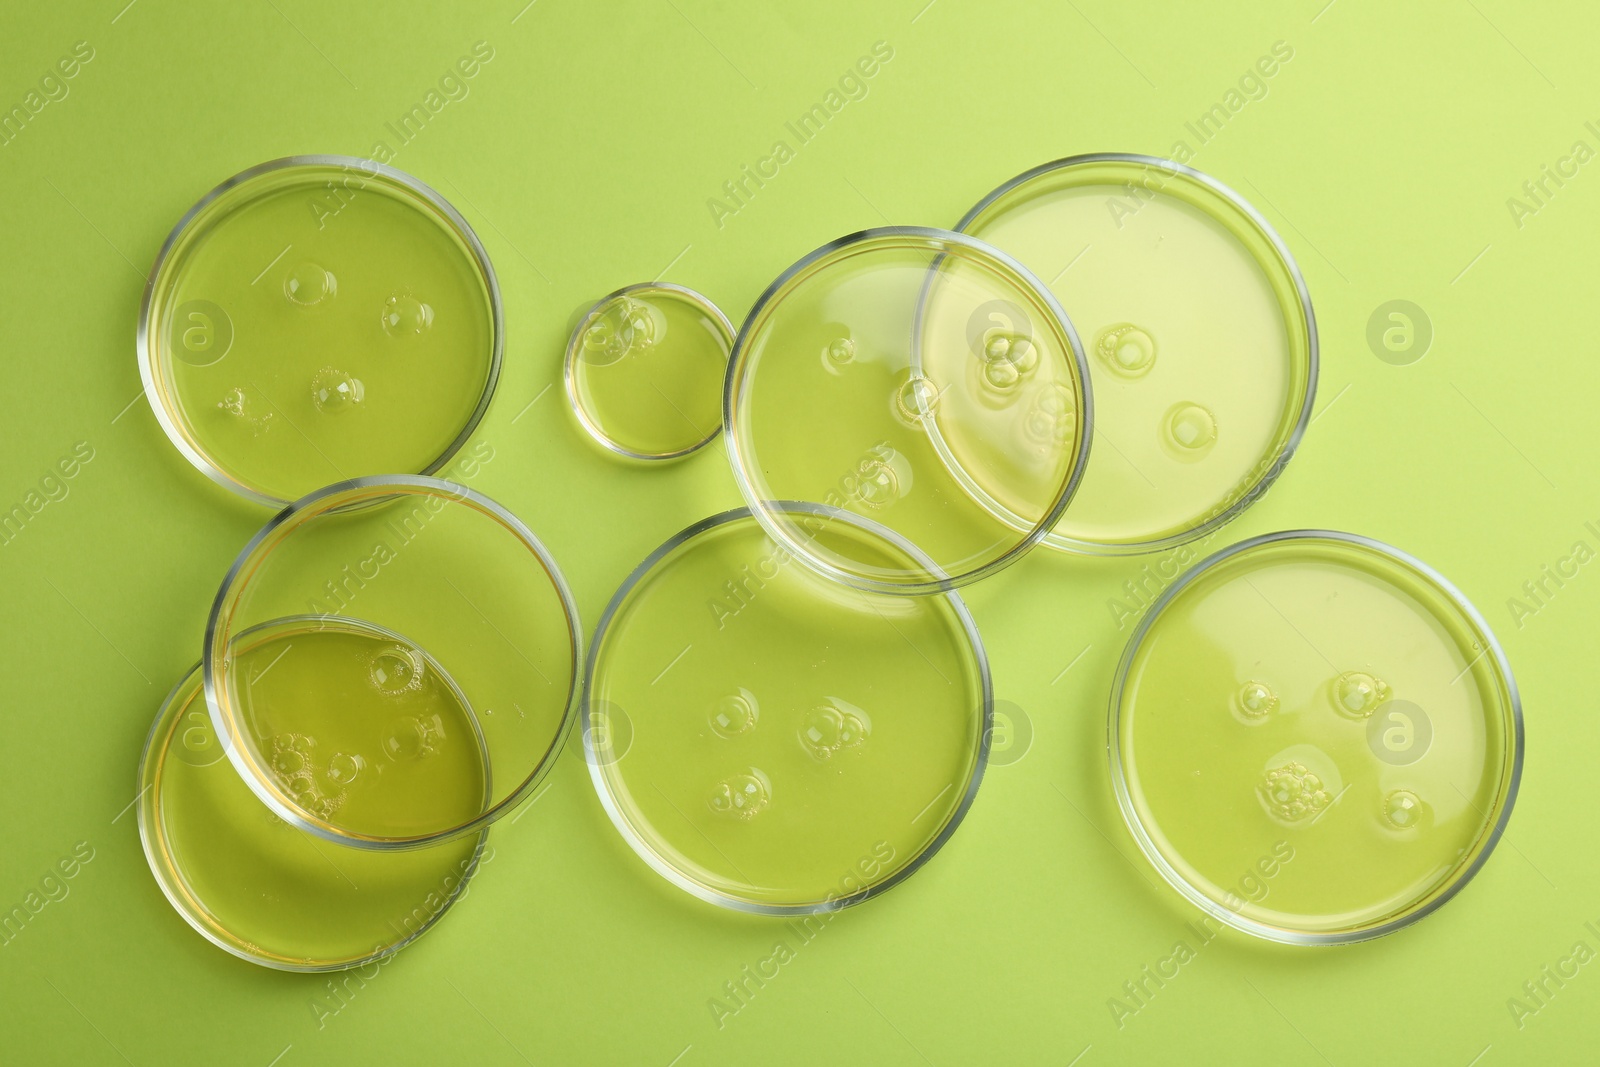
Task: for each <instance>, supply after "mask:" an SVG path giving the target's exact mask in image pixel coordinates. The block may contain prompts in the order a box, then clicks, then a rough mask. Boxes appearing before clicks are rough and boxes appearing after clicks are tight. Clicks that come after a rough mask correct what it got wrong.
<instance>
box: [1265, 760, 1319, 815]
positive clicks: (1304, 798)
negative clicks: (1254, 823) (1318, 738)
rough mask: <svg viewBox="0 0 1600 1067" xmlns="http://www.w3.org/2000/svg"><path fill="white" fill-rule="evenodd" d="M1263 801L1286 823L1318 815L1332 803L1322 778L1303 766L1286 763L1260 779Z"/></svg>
mask: <svg viewBox="0 0 1600 1067" xmlns="http://www.w3.org/2000/svg"><path fill="white" fill-rule="evenodd" d="M1260 792H1261V799H1262V802H1263V803H1265V804H1266V806H1267V810H1268V811H1269V812H1271V813H1272V814H1273V815H1275V816H1277V817H1278V818H1280V819H1282V820H1283V821H1284V822H1299V821H1300V820H1301V819H1305V818H1308V817H1310V816H1312V815H1316V814H1317V813H1319V812H1321V811H1322V810H1323V809H1324V808H1326V807H1327V806H1328V804H1329V803H1330V802H1332V800H1333V797H1332V796H1330V795H1329V793H1328V791H1327V790H1326V789H1324V788H1323V787H1322V779H1320V778H1318V777H1317V776H1316V775H1315V774H1312V773H1311V772H1310V771H1308V770H1306V767H1305V764H1303V763H1286V764H1284V765H1283V766H1282V767H1276V768H1273V769H1272V770H1269V771H1267V773H1266V775H1265V776H1264V777H1263V778H1262V780H1261V787H1260Z"/></svg>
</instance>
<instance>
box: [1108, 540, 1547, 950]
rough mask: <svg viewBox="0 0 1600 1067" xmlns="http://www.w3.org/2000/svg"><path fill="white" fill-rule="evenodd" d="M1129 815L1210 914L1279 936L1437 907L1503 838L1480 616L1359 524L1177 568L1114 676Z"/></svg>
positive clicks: (1115, 775) (1372, 924)
mask: <svg viewBox="0 0 1600 1067" xmlns="http://www.w3.org/2000/svg"><path fill="white" fill-rule="evenodd" d="M1109 749H1110V758H1111V777H1112V783H1113V785H1114V787H1115V790H1116V794H1117V801H1118V803H1119V804H1120V806H1121V808H1122V814H1123V818H1124V819H1125V820H1126V821H1127V824H1128V827H1129V829H1130V830H1131V831H1132V832H1133V836H1134V838H1135V840H1137V841H1138V843H1139V847H1140V848H1141V849H1143V850H1144V853H1145V855H1146V856H1147V857H1148V858H1149V860H1150V862H1151V863H1153V864H1154V865H1155V867H1156V869H1157V870H1158V871H1160V872H1161V874H1162V876H1163V877H1164V878H1166V880H1167V881H1168V882H1169V883H1171V884H1172V885H1173V887H1175V888H1176V889H1177V890H1178V891H1179V892H1180V893H1182V894H1183V895H1184V896H1185V897H1187V898H1188V899H1189V900H1190V901H1191V902H1193V903H1194V904H1195V905H1197V906H1198V907H1200V908H1201V909H1202V910H1204V911H1205V912H1206V913H1207V914H1208V915H1209V916H1210V917H1211V918H1212V919H1214V920H1215V921H1217V922H1219V923H1222V924H1225V925H1227V926H1231V927H1234V928H1235V929H1238V930H1242V931H1244V932H1245V933H1249V934H1253V935H1255V936H1257V937H1262V938H1266V939H1268V940H1272V941H1280V942H1285V943H1289V944H1302V945H1322V944H1338V943H1345V942H1351V941H1361V940H1365V939H1367V938H1372V937H1377V936H1379V935H1382V934H1386V933H1389V932H1391V931H1393V930H1397V929H1399V928H1400V927H1402V926H1405V925H1407V924H1409V923H1412V922H1415V921H1416V920H1418V919H1420V918H1422V917H1423V916H1425V915H1428V914H1430V913H1431V912H1432V911H1434V910H1435V909H1436V908H1438V907H1439V906H1440V905H1442V904H1443V903H1444V902H1445V901H1447V900H1449V899H1450V898H1451V897H1452V896H1454V895H1455V894H1456V893H1457V892H1459V891H1460V890H1461V888H1462V887H1463V886H1464V885H1465V884H1466V883H1467V881H1468V880H1469V879H1471V877H1472V876H1473V875H1474V874H1475V873H1476V872H1477V871H1478V869H1479V868H1480V867H1481V866H1482V865H1483V863H1484V862H1485V860H1487V859H1488V857H1489V854H1490V852H1491V851H1492V850H1493V849H1494V846H1495V844H1496V842H1498V841H1499V839H1500V835H1501V833H1502V832H1503V831H1504V829H1505V826H1506V822H1507V820H1508V819H1509V818H1510V815H1511V808H1512V805H1513V803H1514V801H1515V799H1516V794H1517V784H1518V781H1519V779H1520V777H1521V773H1522V750H1523V743H1522V709H1521V704H1520V701H1519V698H1518V696H1517V689H1516V685H1515V683H1514V682H1513V680H1512V677H1511V669H1510V667H1509V665H1508V664H1507V663H1506V659H1505V656H1504V654H1503V653H1502V652H1501V650H1500V647H1499V645H1498V644H1497V643H1496V642H1495V639H1494V635H1493V634H1492V633H1491V632H1490V630H1489V627H1488V625H1487V623H1485V622H1484V620H1483V617H1482V616H1481V615H1479V614H1478V612H1477V611H1476V610H1475V609H1474V608H1473V607H1472V605H1471V604H1470V603H1468V602H1467V600H1466V599H1465V598H1464V597H1463V596H1462V595H1461V594H1460V593H1459V592H1458V591H1457V590H1456V589H1455V588H1454V587H1453V586H1451V585H1450V583H1449V582H1447V581H1446V580H1445V579H1444V578H1443V577H1441V576H1440V575H1439V574H1438V573H1437V572H1436V571H1434V570H1433V569H1432V568H1430V567H1428V566H1427V565H1426V564H1425V563H1422V562H1421V561H1419V560H1417V559H1414V558H1412V557H1411V556H1408V555H1406V554H1405V553H1403V552H1400V551H1397V550H1396V549H1393V548H1390V547H1389V546H1387V545H1383V544H1380V543H1379V542H1377V541H1373V540H1371V539H1369V538H1365V537H1360V536H1357V535H1355V534H1347V533H1334V532H1330V531H1325V530H1310V531H1291V532H1287V533H1276V534H1269V535H1267V536H1264V537H1258V538H1254V539H1252V540H1249V541H1245V542H1242V543H1240V544H1237V545H1233V546H1231V547H1229V548H1226V549H1224V550H1223V551H1221V552H1218V553H1217V554H1215V555H1213V556H1211V557H1210V558H1208V559H1206V560H1205V561H1203V562H1201V563H1200V564H1198V565H1197V566H1195V567H1194V568H1193V569H1191V570H1190V571H1188V572H1187V573H1186V574H1184V575H1183V576H1182V577H1181V578H1179V579H1178V581H1176V582H1175V583H1173V585H1172V586H1170V587H1169V588H1168V589H1167V591H1166V592H1165V593H1164V594H1163V595H1162V596H1161V598H1160V599H1159V600H1157V601H1156V603H1155V604H1154V605H1153V606H1152V608H1151V610H1150V612H1149V614H1148V615H1147V616H1146V618H1145V620H1144V621H1143V622H1142V623H1141V624H1140V626H1139V627H1138V629H1137V630H1136V631H1135V633H1134V635H1133V638H1132V640H1131V641H1130V642H1129V644H1128V647H1127V650H1126V651H1125V652H1124V653H1123V657H1122V662H1121V664H1120V666H1119V667H1118V670H1117V675H1116V679H1115V682H1114V685H1113V688H1112V695H1111V723H1110V735H1109Z"/></svg>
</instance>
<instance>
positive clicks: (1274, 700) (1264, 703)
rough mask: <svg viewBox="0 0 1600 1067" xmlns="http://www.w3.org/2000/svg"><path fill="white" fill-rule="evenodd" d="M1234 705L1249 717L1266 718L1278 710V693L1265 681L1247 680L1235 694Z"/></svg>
mask: <svg viewBox="0 0 1600 1067" xmlns="http://www.w3.org/2000/svg"><path fill="white" fill-rule="evenodd" d="M1233 699H1234V706H1235V707H1237V708H1238V709H1239V713H1240V714H1241V715H1243V716H1244V717H1245V718H1247V719H1254V720H1260V719H1265V718H1266V717H1267V716H1268V715H1271V714H1272V713H1273V712H1274V711H1277V710H1278V694H1276V693H1274V692H1273V691H1272V687H1271V686H1269V685H1267V683H1265V682H1255V681H1251V682H1246V683H1244V685H1242V686H1240V687H1239V691H1238V692H1237V693H1235V694H1234V698H1233Z"/></svg>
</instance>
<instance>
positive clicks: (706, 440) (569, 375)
mask: <svg viewBox="0 0 1600 1067" xmlns="http://www.w3.org/2000/svg"><path fill="white" fill-rule="evenodd" d="M663 291H665V292H669V293H672V294H674V295H676V296H678V297H681V298H682V299H684V300H686V301H688V302H689V303H691V304H693V305H694V306H695V307H697V308H699V309H700V310H701V311H704V312H706V313H707V314H708V315H709V316H710V317H711V321H712V322H713V323H715V324H716V326H717V328H718V329H719V330H720V332H721V333H722V338H723V340H724V341H725V342H726V343H727V345H728V353H729V356H730V359H731V357H732V354H733V342H734V329H733V323H732V322H730V321H729V320H728V316H727V315H726V314H725V313H724V312H723V310H722V309H721V308H719V307H717V305H716V304H714V303H713V302H712V301H711V299H710V298H709V297H707V296H706V295H705V294H704V293H701V292H699V291H697V290H694V289H690V288H689V287H688V286H686V285H678V284H677V283H676V282H635V283H634V284H633V285H624V286H623V287H622V288H621V289H618V290H615V291H614V292H610V293H607V294H606V295H605V296H602V297H601V298H600V299H599V300H596V301H595V302H594V303H593V304H592V305H590V307H589V310H587V311H585V312H584V313H583V315H582V317H581V318H579V319H578V325H576V326H574V327H573V329H572V334H571V336H569V337H568V338H567V353H566V358H565V359H564V360H563V361H562V364H561V379H562V383H563V384H564V385H565V386H566V390H567V402H568V403H569V405H570V406H571V409H572V413H573V415H575V416H576V417H577V419H578V425H580V426H582V427H583V429H584V432H585V433H587V434H588V435H589V436H590V437H592V438H593V439H594V440H595V442H596V443H598V444H599V445H600V446H601V447H602V448H606V449H609V450H610V451H612V452H615V453H616V454H617V455H619V456H622V457H623V458H625V459H631V460H637V461H640V462H645V463H652V462H661V461H666V460H673V459H682V458H683V457H684V456H688V455H692V454H694V453H696V452H698V451H700V450H701V449H702V448H704V447H706V445H709V444H710V443H711V442H712V441H715V440H716V439H717V435H718V434H720V433H721V432H722V423H720V422H718V423H717V425H716V426H714V427H712V430H711V432H710V433H708V434H706V436H705V437H703V438H701V439H700V440H699V441H696V442H695V443H694V444H692V445H689V446H688V447H687V448H680V449H676V450H674V451H672V452H637V451H635V450H633V449H631V448H629V447H627V446H626V445H624V444H621V443H620V442H618V441H616V440H613V439H612V438H611V437H610V436H609V435H607V434H606V432H605V431H604V430H602V429H601V428H600V424H599V423H598V422H596V421H595V420H594V418H592V417H591V416H590V415H589V413H588V412H587V411H585V410H584V408H583V404H582V402H581V401H579V399H578V369H577V365H578V348H579V339H580V338H581V337H582V336H583V331H584V330H585V329H587V328H588V326H589V324H590V323H591V322H593V321H594V319H595V316H597V315H599V314H600V312H601V311H602V310H604V308H605V306H606V305H607V304H609V303H611V301H613V300H615V299H617V297H619V296H632V295H633V294H634V293H645V292H663Z"/></svg>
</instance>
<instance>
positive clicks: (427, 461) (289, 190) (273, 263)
mask: <svg viewBox="0 0 1600 1067" xmlns="http://www.w3.org/2000/svg"><path fill="white" fill-rule="evenodd" d="M502 334H503V329H502V323H501V310H500V290H499V286H498V284H497V283H496V281H495V274H494V269H493V267H491V266H490V264H489V257H488V254H487V253H486V252H485V251H484V249H483V246H482V245H481V244H480V243H479V242H478V238H477V236H476V235H475V234H474V233H473V232H472V228H471V227H470V226H468V225H467V223H466V220H464V219H463V218H462V217H461V216H460V215H459V214H458V213H457V212H456V210H455V209H454V208H453V207H451V206H450V205H449V204H448V203H447V202H446V201H445V200H444V199H443V198H442V197H440V196H439V194H438V193H436V192H434V191H433V190H432V189H430V188H428V187H427V186H426V185H424V184H422V183H421V182H419V181H418V180H417V179H415V178H413V177H411V176H410V175H409V174H405V173H403V172H401V171H398V170H395V169H394V168H392V167H387V166H383V165H382V164H379V163H376V162H373V161H372V160H363V159H355V158H353V157H347V156H293V157H290V158H287V159H279V160H274V161H272V162H270V163H264V164H261V165H260V166H257V167H252V168H250V169H249V170H246V171H244V172H242V173H240V174H237V175H235V176H234V177H232V178H229V179H228V180H227V181H225V182H223V183H222V184H221V185H219V186H217V188H215V189H213V190H212V191H211V192H209V193H207V194H206V195H205V197H204V198H203V199H201V201H200V202H199V203H198V204H196V205H195V206H194V207H193V208H191V209H190V210H189V213H188V214H186V215H185V216H184V217H183V219H182V221H180V222H179V223H178V225H177V227H176V228H175V229H174V230H173V231H172V234H171V235H170V236H169V237H168V238H167V241H166V243H165V244H164V245H163V246H162V249H161V252H160V254H159V255H157V257H156V261H155V265H154V266H153V267H152V268H151V271H150V279H149V282H148V283H147V284H146V286H145V291H144V302H143V305H142V307H141V309H140V315H139V327H138V338H137V340H138V352H139V371H140V374H141V376H142V377H143V380H144V387H145V393H146V395H147V396H148V397H149V398H150V402H151V407H152V408H153V409H154V411H155V413H156V418H157V420H158V421H159V422H160V423H161V426H162V429H163V430H165V431H166V434H167V436H168V437H169V438H171V440H172V443H173V444H174V445H176V446H177V447H178V450H179V451H180V452H181V453H183V455H184V456H185V457H186V458H187V459H188V460H189V461H190V462H191V463H193V464H194V465H195V466H196V467H198V468H199V469H200V470H201V471H202V472H204V473H205V474H207V475H208V476H210V477H211V479H212V480H213V481H215V482H217V483H218V484H220V485H223V486H225V487H227V488H229V489H232V490H233V491H235V492H237V493H239V494H241V495H243V496H245V497H248V498H250V499H252V500H255V501H257V502H259V503H262V504H267V505H270V506H274V507H281V506H283V505H285V504H287V503H289V502H290V501H291V500H295V499H298V498H299V497H301V496H303V495H304V494H306V493H308V492H310V491H311V490H313V489H315V488H317V487H318V486H322V485H327V484H328V483H330V482H334V481H341V480H344V479H346V478H352V477H359V476H366V475H373V474H389V473H414V474H431V473H433V472H435V471H438V470H440V469H442V468H443V467H444V465H445V464H446V463H447V462H448V461H449V460H450V459H451V457H453V456H454V455H455V453H456V451H457V450H458V449H459V448H460V447H461V445H462V444H463V443H464V442H465V441H466V439H467V437H468V435H469V434H470V433H471V432H472V430H473V428H474V427H475V426H477V424H478V422H479V420H480V419H482V417H483V414H484V412H485V411H486V410H487V409H488V406H489V399H490V397H491V396H492V395H493V393H494V388H495V383H496V381H497V379H498V377H499V373H500V356H501V346H502V343H503V338H502Z"/></svg>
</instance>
